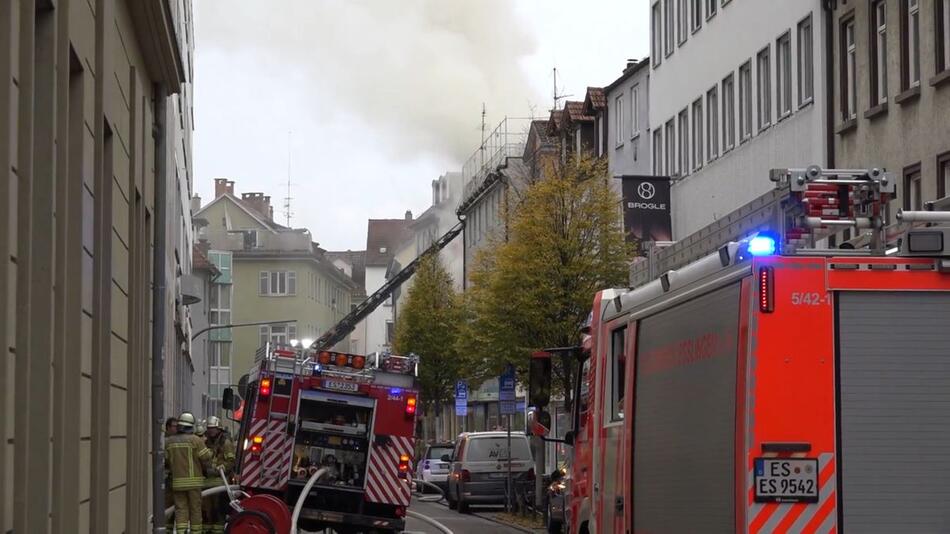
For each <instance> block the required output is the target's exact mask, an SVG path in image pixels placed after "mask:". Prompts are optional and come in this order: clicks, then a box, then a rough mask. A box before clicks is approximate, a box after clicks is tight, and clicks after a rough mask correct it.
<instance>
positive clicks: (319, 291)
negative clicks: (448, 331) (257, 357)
mask: <svg viewBox="0 0 950 534" xmlns="http://www.w3.org/2000/svg"><path fill="white" fill-rule="evenodd" d="M234 186H235V184H234V182H233V181H231V180H227V179H225V178H217V179H215V198H214V200H212V201H211V202H209V203H208V204H207V205H205V206H203V207H201V208H200V209H199V210H198V211H197V212H196V213H195V217H200V218H202V219H205V220H207V221H208V226H206V227H205V228H203V229H202V232H201V237H202V238H203V239H207V240H208V243H209V244H210V249H209V251H208V257H209V259H210V261H211V262H212V263H213V264H214V265H215V267H216V268H217V269H218V270H220V271H221V275H220V276H218V277H217V278H216V279H215V280H214V284H213V285H212V293H211V295H210V299H209V306H210V323H211V324H212V325H226V324H240V325H248V326H241V327H234V328H222V329H217V330H213V331H211V332H209V333H208V334H207V335H208V339H209V340H210V341H211V345H210V347H209V365H210V376H211V381H210V385H209V396H210V397H211V398H212V400H214V401H218V400H220V393H221V391H222V390H223V389H224V388H226V387H228V386H230V385H234V384H239V383H240V380H241V377H242V376H243V375H244V374H246V373H247V372H248V370H249V369H250V368H251V366H252V365H253V362H254V354H255V352H256V351H257V349H258V348H259V347H261V346H263V345H264V344H265V343H268V342H270V343H281V344H286V343H290V342H291V341H292V340H298V341H303V340H305V339H310V340H313V339H316V338H318V337H319V336H321V335H322V334H323V333H325V332H326V331H327V330H328V329H329V328H330V327H331V326H333V325H334V324H336V323H337V322H338V321H339V320H340V319H341V318H343V316H344V315H346V314H347V313H349V311H350V303H351V295H352V293H354V292H355V291H358V289H357V285H356V284H355V283H354V282H353V280H352V279H351V278H350V277H349V276H347V275H346V273H344V272H343V271H342V270H341V269H339V268H338V267H337V266H335V265H334V264H333V260H332V259H331V258H329V257H327V255H326V251H324V250H323V249H321V248H320V247H319V244H318V243H316V242H314V241H313V239H312V236H311V234H310V231H309V230H306V229H302V228H288V227H286V226H283V225H280V224H278V223H276V222H274V219H273V214H274V211H273V207H272V206H271V204H270V197H268V196H266V195H264V194H263V193H260V192H251V193H243V194H242V195H241V198H238V197H237V196H235V192H234ZM261 323H271V324H261ZM335 348H337V349H340V350H348V349H349V339H345V340H342V341H341V342H340V343H339V344H338V345H337V346H336V347H335Z"/></svg>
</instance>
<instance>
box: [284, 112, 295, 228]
mask: <svg viewBox="0 0 950 534" xmlns="http://www.w3.org/2000/svg"><path fill="white" fill-rule="evenodd" d="M291 185H292V184H291V182H290V130H287V196H286V197H284V217H286V218H287V227H288V228H289V227H290V218H291V217H293V212H292V211H290V201H291V200H293V197H292V196H291V195H290V186H291Z"/></svg>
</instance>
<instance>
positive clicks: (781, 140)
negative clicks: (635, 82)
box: [648, 0, 831, 239]
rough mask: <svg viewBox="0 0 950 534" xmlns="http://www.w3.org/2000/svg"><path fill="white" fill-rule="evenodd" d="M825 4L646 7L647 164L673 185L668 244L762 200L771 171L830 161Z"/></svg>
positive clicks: (675, 2) (732, 0)
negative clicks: (648, 31) (648, 43)
mask: <svg viewBox="0 0 950 534" xmlns="http://www.w3.org/2000/svg"><path fill="white" fill-rule="evenodd" d="M824 4H825V2H823V1H821V0H796V1H794V2H788V1H784V0H653V1H652V2H651V3H650V7H649V9H650V13H649V16H650V20H651V36H650V38H651V53H650V79H649V92H650V95H651V97H652V98H651V99H650V105H649V112H648V114H649V122H648V125H649V132H650V137H651V139H650V146H651V154H650V159H651V165H652V174H654V175H665V176H670V177H671V178H672V179H673V185H672V206H673V237H674V239H682V238H683V237H685V236H687V235H689V234H691V233H693V232H695V231H697V230H699V229H700V228H702V227H704V226H706V225H708V224H710V223H712V222H713V221H715V220H717V219H718V218H719V217H721V216H724V215H726V214H728V213H729V212H731V211H732V210H733V209H735V208H736V207H738V206H741V205H743V204H745V203H747V202H749V201H751V200H753V199H754V198H756V197H758V196H760V195H762V194H763V193H765V192H767V191H768V190H769V189H770V188H771V186H772V184H771V182H769V179H768V176H769V170H770V169H771V168H775V167H802V166H807V165H810V164H819V165H826V164H827V161H828V154H827V152H828V148H827V143H826V136H825V128H824V125H825V124H826V122H827V120H826V119H827V115H826V113H827V110H826V106H829V105H831V103H830V102H827V98H826V96H825V95H826V91H825V88H826V87H827V86H826V83H827V77H826V76H825V72H826V68H825V67H826V61H827V59H826V58H825V56H824V55H823V54H822V53H821V51H822V50H825V49H827V44H828V43H827V42H826V41H827V39H826V36H825V32H823V31H822V29H823V28H824V27H825V24H824V21H825V20H826V11H825V9H824V7H823V6H824ZM658 95H662V97H660V96H658Z"/></svg>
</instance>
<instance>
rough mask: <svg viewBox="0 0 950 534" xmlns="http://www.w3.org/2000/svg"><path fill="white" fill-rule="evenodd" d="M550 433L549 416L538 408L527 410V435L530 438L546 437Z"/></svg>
mask: <svg viewBox="0 0 950 534" xmlns="http://www.w3.org/2000/svg"><path fill="white" fill-rule="evenodd" d="M550 432H551V414H549V413H548V412H545V411H544V410H541V409H538V408H533V407H532V408H531V409H530V410H528V433H529V434H531V435H532V436H540V437H544V436H547V435H548V434H549V433H550Z"/></svg>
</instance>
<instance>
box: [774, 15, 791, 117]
mask: <svg viewBox="0 0 950 534" xmlns="http://www.w3.org/2000/svg"><path fill="white" fill-rule="evenodd" d="M775 91H776V98H777V100H778V117H779V118H781V117H785V116H786V115H789V114H790V113H791V112H792V36H791V35H790V34H788V33H786V34H785V35H783V36H781V37H779V38H778V40H777V41H775Z"/></svg>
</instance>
